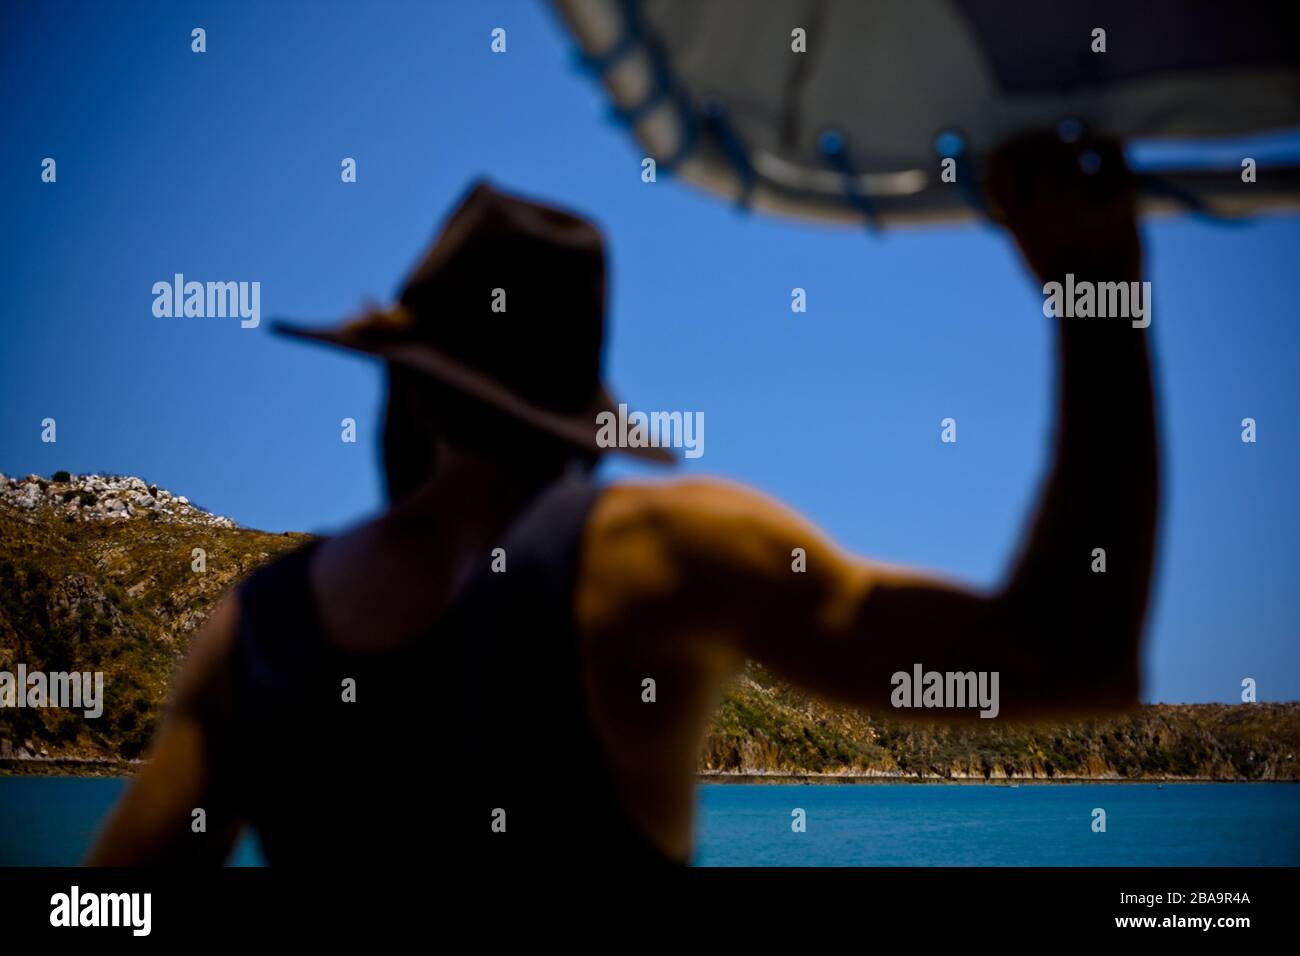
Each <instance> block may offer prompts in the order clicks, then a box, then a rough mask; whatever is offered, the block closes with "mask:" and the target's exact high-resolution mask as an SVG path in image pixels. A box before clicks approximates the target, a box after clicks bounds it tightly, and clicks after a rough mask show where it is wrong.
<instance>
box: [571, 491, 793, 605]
mask: <svg viewBox="0 0 1300 956" xmlns="http://www.w3.org/2000/svg"><path fill="white" fill-rule="evenodd" d="M788 515H789V512H788V511H787V509H785V507H784V506H783V505H781V504H780V503H779V502H777V501H776V500H775V499H772V498H770V497H768V496H767V495H765V494H763V493H762V492H759V491H757V490H755V489H754V488H751V487H748V486H746V485H743V484H740V483H738V482H733V481H727V480H724V479H719V478H681V479H671V480H666V481H629V482H620V483H617V484H612V485H610V486H608V487H606V488H604V489H603V490H602V492H601V494H600V496H599V497H598V498H597V500H596V502H595V505H594V506H593V507H592V509H591V513H590V516H589V518H588V520H587V525H586V528H585V529H584V533H583V545H582V559H581V563H580V573H579V580H580V582H581V583H582V584H583V585H584V586H585V587H586V589H587V590H588V591H590V592H596V593H598V594H599V595H600V597H601V601H600V602H599V603H602V604H611V603H622V604H627V603H632V604H647V603H650V602H653V601H657V600H672V599H673V598H675V597H678V596H680V595H682V594H684V593H687V592H689V591H691V590H693V589H694V588H695V587H697V586H698V585H700V584H701V583H704V582H712V583H713V584H720V583H721V582H722V581H723V580H725V579H727V578H729V577H734V576H742V575H743V576H744V577H747V578H751V579H752V576H753V574H754V573H755V572H759V573H761V572H762V570H763V568H764V567H766V566H768V565H771V566H772V567H784V566H785V564H786V563H788V560H789V559H788V554H789V551H788V548H787V547H786V541H787V539H788V538H789V533H788V529H789V526H790V525H789V518H788V517H787V516H788ZM783 555H784V556H785V557H782V556H783Z"/></svg>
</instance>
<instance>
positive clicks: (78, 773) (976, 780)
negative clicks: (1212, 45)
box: [0, 757, 1300, 788]
mask: <svg viewBox="0 0 1300 956" xmlns="http://www.w3.org/2000/svg"><path fill="white" fill-rule="evenodd" d="M146 762H147V761H144V760H114V759H109V758H102V757H87V758H66V757H28V758H21V759H19V758H9V759H3V760H0V777H130V776H132V775H133V774H134V773H135V772H136V771H137V770H139V768H140V767H142V766H144V764H145V763H146ZM695 782H696V783H715V784H722V785H732V786H735V785H745V784H757V785H765V784H766V785H791V784H799V785H804V786H881V785H893V784H908V785H914V786H915V785H919V786H945V785H946V786H964V787H1008V788H1011V787H1018V786H1021V785H1026V786H1068V785H1071V784H1108V783H1122V784H1141V783H1157V784H1166V783H1168V784H1178V783H1300V780H1295V779H1288V778H1284V777H1281V778H1280V777H1262V778H1255V779H1252V778H1248V777H1169V776H1142V777H1119V776H1113V777H1081V776H1067V775H1055V776H1051V777H1029V776H1024V777H1019V776H1010V777H1006V776H992V777H982V776H980V777H970V776H949V777H942V776H939V775H937V774H926V775H923V776H922V775H917V774H902V773H861V774H853V773H794V772H791V773H772V772H766V771H755V772H748V771H720V770H702V771H699V772H698V773H696V775H695Z"/></svg>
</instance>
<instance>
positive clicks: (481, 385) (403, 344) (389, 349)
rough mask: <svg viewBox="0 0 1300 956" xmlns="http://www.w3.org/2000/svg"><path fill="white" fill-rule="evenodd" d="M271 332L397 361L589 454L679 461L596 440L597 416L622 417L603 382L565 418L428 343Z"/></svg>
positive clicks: (658, 450)
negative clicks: (580, 407)
mask: <svg viewBox="0 0 1300 956" xmlns="http://www.w3.org/2000/svg"><path fill="white" fill-rule="evenodd" d="M271 331H273V332H275V333H277V334H279V335H285V336H288V337H290V338H296V339H302V340H304V341H308V342H318V343H322V344H325V345H333V346H337V347H339V348H345V349H349V350H351V351H354V352H361V353H363V354H366V355H375V356H378V357H380V358H383V359H386V360H387V361H390V362H395V363H396V364H398V365H401V366H403V367H404V368H409V369H412V370H414V371H417V372H420V373H422V374H424V375H428V376H429V377H431V378H434V379H437V380H438V381H440V382H442V383H443V384H445V385H449V386H451V387H452V388H455V389H456V390H458V391H460V392H463V393H464V394H466V395H469V396H470V397H472V398H475V399H477V400H478V401H481V402H483V403H485V404H487V405H490V406H491V407H493V408H496V409H498V410H500V411H502V412H505V413H506V414H508V415H510V416H512V417H513V418H516V419H518V420H520V421H522V422H524V423H526V424H528V425H530V426H532V427H533V428H536V429H538V430H539V431H542V432H545V433H546V434H549V435H552V436H553V437H555V438H558V439H560V440H561V441H564V442H566V443H567V444H570V445H572V446H574V447H575V448H577V449H580V450H582V451H584V452H587V453H588V454H592V455H596V456H601V457H603V456H605V455H608V454H611V453H616V454H623V455H628V456H630V457H632V458H638V459H641V460H642V461H653V462H655V463H657V464H661V465H676V464H677V463H678V458H677V456H676V455H674V454H673V453H672V452H671V451H670V450H669V449H667V448H664V447H662V446H649V445H647V446H644V447H633V446H627V447H624V446H608V447H607V446H604V445H601V444H599V443H598V442H597V441H596V416H597V415H598V414H600V413H601V412H606V411H607V412H612V413H613V414H614V415H615V416H617V415H618V404H619V403H618V401H617V400H616V399H615V398H614V397H613V396H612V395H611V394H610V393H609V390H608V389H606V387H605V386H604V384H603V383H602V384H600V385H599V387H598V388H597V391H596V395H595V397H594V398H593V399H592V402H591V405H590V406H589V407H588V408H587V409H585V410H584V411H582V412H579V413H577V414H573V415H566V414H564V413H562V412H556V411H553V410H551V409H548V408H543V407H541V406H539V405H536V404H534V403H532V402H530V401H528V400H527V399H526V398H523V397H522V396H520V395H518V394H516V393H515V392H513V391H511V390H510V389H508V388H506V387H505V386H504V385H502V384H501V383H500V382H498V381H496V380H495V379H493V378H492V377H491V376H488V375H484V374H483V373H482V372H480V371H478V370H477V369H474V368H471V367H470V366H468V365H465V364H464V363H463V362H459V361H457V360H456V359H454V358H452V357H451V356H449V355H447V354H446V353H445V352H441V351H439V350H438V349H437V348H435V347H433V346H431V345H427V344H424V343H414V342H410V341H401V340H399V339H391V340H387V341H379V340H369V339H367V338H365V337H363V336H361V335H358V334H357V333H355V332H352V331H349V330H348V329H346V328H345V329H342V330H340V329H318V328H306V327H303V326H299V325H294V324H292V323H288V322H284V321H280V320H275V321H272V322H271Z"/></svg>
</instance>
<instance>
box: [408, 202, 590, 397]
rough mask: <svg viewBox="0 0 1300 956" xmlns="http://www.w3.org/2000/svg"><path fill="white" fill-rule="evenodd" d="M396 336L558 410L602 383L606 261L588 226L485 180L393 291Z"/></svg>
mask: <svg viewBox="0 0 1300 956" xmlns="http://www.w3.org/2000/svg"><path fill="white" fill-rule="evenodd" d="M400 301H401V304H402V306H403V308H404V309H405V310H406V311H407V313H408V314H409V315H410V316H411V320H412V321H411V324H410V326H409V327H408V328H407V329H406V330H404V332H403V334H402V335H401V338H402V340H403V341H405V342H418V343H426V344H428V345H431V346H433V347H435V348H437V349H439V350H440V351H442V352H443V353H445V354H446V355H448V356H450V357H452V358H454V359H456V360H458V361H460V362H462V363H463V364H465V365H467V366H470V367H471V368H474V369H477V370H479V371H481V372H483V373H484V374H486V375H489V376H491V377H492V378H493V379H495V380H496V381H498V382H499V383H500V384H502V385H503V386H505V387H506V388H508V389H510V390H511V391H513V392H515V393H516V394H518V395H519V396H521V397H523V398H525V399H527V400H529V401H530V402H533V403H536V404H538V405H540V406H543V407H546V408H551V409H554V410H556V411H561V412H576V411H580V410H582V409H584V408H586V407H587V406H588V405H589V404H590V402H591V400H592V398H593V396H594V395H595V394H596V392H597V390H598V389H599V386H600V365H601V351H602V344H603V338H604V316H605V255H604V242H603V241H602V239H601V235H600V232H599V230H598V229H597V228H596V227H595V226H594V225H592V224H591V223H590V222H588V221H587V220H585V219H583V218H581V217H579V216H576V215H573V214H572V213H569V212H565V211H564V210H561V209H557V208H554V207H551V206H546V205H542V204H540V203H536V202H532V201H530V200H527V199H522V198H520V197H518V196H512V195H508V194H506V193H502V192H500V191H498V190H496V189H494V188H493V187H492V186H490V185H488V184H487V183H485V182H480V183H477V184H475V185H474V186H473V187H472V188H471V189H470V190H469V192H468V194H467V195H466V196H465V198H464V199H463V200H462V201H461V203H460V205H459V206H458V207H457V208H456V210H455V211H454V212H453V213H452V214H451V216H450V217H449V218H448V219H447V221H446V223H445V225H444V226H443V228H442V230H441V232H440V233H439V235H438V238H437V240H436V241H435V242H434V245H433V248H432V249H430V251H429V252H428V254H427V255H426V256H425V257H424V259H423V260H421V262H420V263H419V264H418V265H417V266H416V268H415V270H414V272H413V273H412V274H411V276H410V278H409V279H408V280H407V281H406V284H405V286H404V287H403V289H402V291H401V294H400Z"/></svg>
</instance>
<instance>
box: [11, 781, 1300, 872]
mask: <svg viewBox="0 0 1300 956" xmlns="http://www.w3.org/2000/svg"><path fill="white" fill-rule="evenodd" d="M125 782H126V781H125V780H123V779H119V778H109V777H0V866H65V865H74V864H76V863H77V862H78V861H80V860H81V859H82V857H83V856H84V854H85V852H86V849H87V847H88V846H89V845H90V843H91V840H92V839H93V837H94V834H95V831H96V828H97V827H98V826H99V824H100V821H101V820H102V819H103V817H104V814H105V813H106V811H107V810H108V809H109V807H110V806H111V805H112V803H113V801H114V800H115V799H116V798H117V797H118V796H119V795H120V794H121V792H122V788H123V786H124V785H125ZM322 785H324V784H322ZM698 805H699V812H698V818H697V831H696V854H695V863H696V864H697V865H700V866H1287V865H1289V866H1295V865H1300V786H1297V785H1295V784H1285V783H1257V784H1166V785H1164V786H1163V787H1159V786H1157V785H1155V784H1079V785H1065V784H1043V785H1036V784H1025V785H1023V786H1020V787H1009V786H988V785H964V786H953V785H939V784H933V785H932V784H860V785H848V784H842V785H821V786H799V785H790V786H778V785H764V784H706V785H703V786H701V787H700V788H699V797H698ZM797 810H802V811H803V813H802V815H799V814H796V812H795V811H797ZM1097 810H1102V811H1103V813H1104V820H1105V830H1104V831H1101V830H1099V829H1097V825H1098V820H1099V819H1101V818H1100V817H1099V816H1098V815H1097V814H1096V812H1095V811H1097ZM798 819H802V822H803V829H802V832H799V831H798V830H797V828H796V827H795V826H793V824H794V823H795V822H796V820H798ZM260 862H261V854H260V852H259V850H258V847H257V843H256V840H255V839H254V838H252V837H245V838H244V839H243V840H241V841H240V844H239V846H238V847H237V848H236V851H235V853H234V855H233V857H232V859H231V863H232V865H236V866H250V865H252V866H255V865H257V864H259V863H260Z"/></svg>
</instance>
